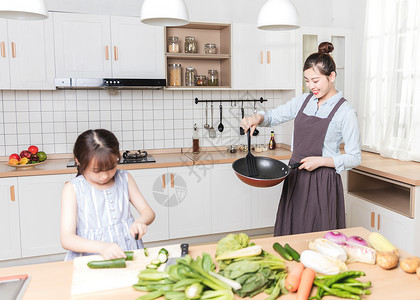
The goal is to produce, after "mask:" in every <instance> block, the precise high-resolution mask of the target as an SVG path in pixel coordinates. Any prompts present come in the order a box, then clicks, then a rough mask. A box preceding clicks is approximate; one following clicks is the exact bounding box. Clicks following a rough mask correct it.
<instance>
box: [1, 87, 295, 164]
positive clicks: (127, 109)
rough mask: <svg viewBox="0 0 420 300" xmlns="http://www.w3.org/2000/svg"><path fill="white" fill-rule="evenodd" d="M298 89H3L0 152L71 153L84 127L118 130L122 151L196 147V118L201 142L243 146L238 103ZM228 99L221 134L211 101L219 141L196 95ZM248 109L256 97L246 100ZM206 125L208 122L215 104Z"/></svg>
mask: <svg viewBox="0 0 420 300" xmlns="http://www.w3.org/2000/svg"><path fill="white" fill-rule="evenodd" d="M293 96H294V91H238V90H229V91H219V90H214V91H199V90H197V91H190V90H185V91H182V90H180V91H168V90H120V91H117V92H116V93H115V94H112V93H110V92H108V91H106V90H57V91H0V100H1V103H0V156H8V155H10V154H11V153H14V152H19V151H21V150H24V149H26V148H27V147H28V146H29V145H37V146H38V147H39V148H40V149H42V150H43V151H45V152H46V153H47V154H48V153H57V154H58V153H71V152H72V149H73V144H74V142H75V140H76V138H77V136H78V135H79V134H80V133H82V132H83V131H85V130H87V129H95V128H105V129H108V130H111V131H112V132H114V134H115V135H116V136H117V138H118V139H119V141H120V148H121V150H133V149H162V148H180V147H191V146H192V139H191V137H192V132H193V126H194V123H196V124H197V126H198V128H199V135H200V146H225V145H229V144H235V145H236V144H243V143H246V136H241V135H239V121H240V117H241V112H240V107H241V103H240V102H238V101H236V102H235V101H234V100H238V99H259V98H260V97H264V99H267V100H268V101H267V102H264V103H263V104H261V103H259V102H257V105H256V106H257V107H256V109H257V110H262V109H263V110H267V109H270V108H273V107H275V106H277V105H280V104H282V103H285V102H286V101H287V100H289V99H291V98H292V97H293ZM195 98H198V99H199V100H203V99H207V100H219V99H229V100H232V102H231V103H229V102H228V103H226V102H225V103H222V104H223V125H224V130H223V132H219V131H217V126H218V124H219V122H220V119H219V104H220V103H218V102H216V103H214V107H213V117H214V118H213V127H214V128H215V129H216V132H217V135H216V138H210V137H209V133H208V130H207V129H205V128H204V124H205V123H206V118H205V103H198V104H195V103H194V99H195ZM244 109H245V114H251V113H252V112H253V110H254V109H253V102H245V103H244ZM208 122H209V123H211V113H210V104H209V106H208ZM292 128H293V124H292V122H289V123H286V124H282V125H280V126H276V128H275V134H276V141H278V142H283V143H287V144H290V141H291V134H292ZM271 130H272V128H260V134H259V135H258V136H256V137H255V138H253V141H252V142H253V143H257V144H262V143H267V142H268V140H269V137H270V131H271Z"/></svg>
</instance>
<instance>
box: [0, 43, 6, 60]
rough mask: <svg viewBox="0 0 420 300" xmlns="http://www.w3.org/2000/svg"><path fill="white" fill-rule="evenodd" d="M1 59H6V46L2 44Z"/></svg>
mask: <svg viewBox="0 0 420 300" xmlns="http://www.w3.org/2000/svg"><path fill="white" fill-rule="evenodd" d="M1 57H6V44H5V42H1Z"/></svg>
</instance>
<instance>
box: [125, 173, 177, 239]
mask: <svg viewBox="0 0 420 300" xmlns="http://www.w3.org/2000/svg"><path fill="white" fill-rule="evenodd" d="M129 173H130V174H131V175H132V176H133V178H134V180H135V181H136V183H137V186H138V188H139V190H140V192H141V193H142V194H143V197H144V199H146V201H147V203H148V204H149V205H150V207H151V208H152V209H153V211H154V212H155V214H156V218H155V220H154V221H153V223H152V224H151V225H149V226H148V228H147V233H146V235H145V236H144V237H143V241H144V242H154V241H161V240H167V239H169V206H168V202H167V201H165V200H166V199H167V197H168V189H167V188H166V187H167V180H168V178H167V176H166V173H167V169H166V168H157V169H143V170H141V169H140V170H130V171H129ZM131 212H132V214H133V216H134V218H138V217H139V213H138V212H137V210H136V209H135V208H134V207H132V209H131Z"/></svg>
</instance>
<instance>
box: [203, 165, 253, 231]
mask: <svg viewBox="0 0 420 300" xmlns="http://www.w3.org/2000/svg"><path fill="white" fill-rule="evenodd" d="M251 198H252V187H251V186H249V185H246V184H245V183H243V182H242V181H240V180H239V178H238V177H236V175H235V172H233V170H232V165H231V164H221V165H214V168H213V169H212V170H211V199H212V208H211V211H212V232H213V233H221V232H230V231H236V230H248V229H251V226H252V221H251V220H252V211H251V207H252V204H251V202H252V201H251Z"/></svg>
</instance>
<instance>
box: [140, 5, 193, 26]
mask: <svg viewBox="0 0 420 300" xmlns="http://www.w3.org/2000/svg"><path fill="white" fill-rule="evenodd" d="M140 20H141V21H142V22H143V23H145V24H149V25H155V26H181V25H186V24H188V23H189V22H190V21H189V16H188V10H187V7H186V6H185V3H184V0H144V2H143V6H142V7H141V12H140Z"/></svg>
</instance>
